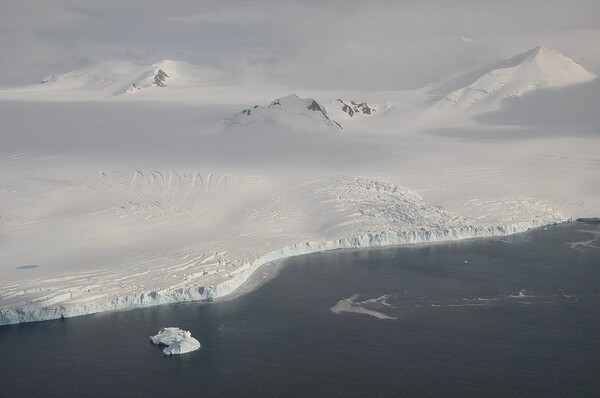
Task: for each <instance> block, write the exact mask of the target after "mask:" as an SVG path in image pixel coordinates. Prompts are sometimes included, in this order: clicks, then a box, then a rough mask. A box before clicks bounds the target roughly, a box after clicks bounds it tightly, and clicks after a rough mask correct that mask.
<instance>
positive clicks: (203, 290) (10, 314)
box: [0, 220, 568, 326]
mask: <svg viewBox="0 0 600 398" xmlns="http://www.w3.org/2000/svg"><path fill="white" fill-rule="evenodd" d="M562 221H563V222H564V221H566V220H562ZM567 222H568V221H567ZM558 223H559V222H557V221H556V220H554V221H551V220H534V221H527V222H520V223H516V224H512V225H493V226H479V227H476V226H472V225H468V226H463V227H457V228H446V229H429V230H419V231H415V230H413V231H383V232H381V233H374V234H365V235H359V236H355V237H340V238H338V239H334V240H329V241H324V242H302V243H297V244H293V245H290V246H286V247H283V248H281V249H278V250H274V251H270V252H268V253H266V254H264V255H262V256H261V257H259V258H257V259H256V260H254V261H253V262H251V263H246V264H244V265H243V266H241V267H240V269H239V270H238V272H237V273H236V274H235V275H234V276H232V278H230V279H228V280H225V281H224V282H222V283H220V284H218V285H211V286H207V287H205V286H193V287H189V288H180V289H174V290H169V291H143V292H139V293H136V294H131V295H125V296H115V297H111V298H109V299H103V300H98V301H91V302H88V303H85V304H80V305H76V304H75V305H68V304H67V305H52V304H50V305H47V306H43V307H38V308H33V309H29V310H28V309H26V308H25V309H24V308H13V309H0V326H2V325H10V324H18V323H26V322H39V321H46V320H54V319H61V318H72V317H77V316H83V315H91V314H96V313H100V312H107V311H123V310H130V309H136V308H144V307H152V306H157V305H164V304H174V303H185V302H207V303H209V302H212V301H217V300H218V301H224V300H231V299H235V298H237V297H240V296H242V295H243V294H246V293H248V292H250V291H252V290H254V289H255V288H258V287H259V286H261V285H262V283H260V284H256V285H255V286H253V287H252V288H249V289H247V290H243V291H238V290H239V289H240V288H242V289H243V286H244V284H245V283H246V282H247V281H248V280H249V279H250V278H251V277H252V275H254V274H255V273H256V271H257V270H259V269H260V268H261V267H263V266H264V265H266V264H270V263H272V262H274V261H278V260H283V259H286V258H290V257H295V256H300V255H305V254H311V253H317V252H325V251H331V250H344V249H368V248H377V247H393V246H404V245H413V244H431V243H445V242H453V241H459V240H467V239H480V238H493V237H502V236H508V235H514V234H518V233H523V232H526V231H529V230H532V229H536V228H541V227H544V226H548V225H556V224H558ZM236 292H237V293H236Z"/></svg>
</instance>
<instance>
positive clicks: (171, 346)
mask: <svg viewBox="0 0 600 398" xmlns="http://www.w3.org/2000/svg"><path fill="white" fill-rule="evenodd" d="M150 340H151V341H152V343H154V344H156V345H165V346H166V347H165V348H164V349H163V352H164V353H165V354H167V355H171V354H185V353H186V352H191V351H196V350H197V349H198V348H200V342H199V341H198V340H196V339H195V338H193V337H192V334H191V333H190V332H189V331H187V330H181V329H179V328H174V327H169V328H161V329H160V330H159V331H158V334H157V335H156V336H152V337H150Z"/></svg>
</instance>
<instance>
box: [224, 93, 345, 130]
mask: <svg viewBox="0 0 600 398" xmlns="http://www.w3.org/2000/svg"><path fill="white" fill-rule="evenodd" d="M225 122H226V124H227V125H230V126H242V127H245V126H251V125H256V124H267V125H274V124H280V125H285V126H286V127H292V128H304V127H311V128H319V127H321V128H322V127H326V128H335V129H342V126H341V125H340V124H339V123H338V122H336V121H334V120H332V119H331V118H329V116H327V111H326V110H325V107H324V106H322V105H321V104H319V103H318V102H317V101H315V100H314V99H312V98H301V97H299V96H297V95H296V94H291V95H288V96H286V97H282V98H277V99H276V100H274V101H273V102H271V104H270V105H269V106H267V107H266V108H264V107H262V106H259V105H255V106H253V107H252V108H248V109H244V110H243V111H241V112H240V113H236V114H235V115H233V116H232V117H230V118H228V119H226V120H225Z"/></svg>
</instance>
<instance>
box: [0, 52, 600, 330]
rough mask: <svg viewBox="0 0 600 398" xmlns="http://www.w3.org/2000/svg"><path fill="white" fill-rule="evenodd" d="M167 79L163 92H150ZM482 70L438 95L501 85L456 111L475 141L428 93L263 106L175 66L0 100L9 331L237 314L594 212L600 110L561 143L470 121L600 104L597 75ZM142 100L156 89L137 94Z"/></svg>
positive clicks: (545, 131) (2, 252)
mask: <svg viewBox="0 0 600 398" xmlns="http://www.w3.org/2000/svg"><path fill="white" fill-rule="evenodd" d="M509 61H510V62H509ZM563 66H566V67H567V69H565V68H564V67H563ZM503 68H504V69H506V68H514V69H511V70H512V71H513V72H514V73H512V72H511V74H510V76H509V77H510V79H509V80H505V78H506V77H507V76H508V75H505V74H502V73H488V72H491V71H496V70H500V69H503ZM159 70H162V71H163V72H164V74H166V75H167V76H168V77H164V76H163V77H164V81H163V80H160V79H159V80H160V81H161V84H162V85H163V86H164V87H160V86H156V85H155V86H152V83H153V82H155V78H156V76H157V74H159V72H158V71H159ZM532 71H533V72H532ZM539 71H543V72H544V73H541V72H540V73H538V72H539ZM476 72H477V73H471V74H469V76H468V78H461V79H458V80H455V81H452V82H450V83H451V84H446V85H444V84H440V85H439V90H438V94H439V95H441V96H442V98H443V97H444V96H446V95H448V94H450V93H456V92H458V91H460V90H463V91H462V92H467V91H471V90H468V88H469V87H470V86H471V85H473V84H474V82H480V83H481V84H484V83H485V85H486V87H487V86H488V85H489V86H490V87H503V88H502V89H501V90H500V91H495V94H493V95H491V96H489V101H488V99H482V100H481V101H478V103H480V104H481V106H479V105H477V104H473V106H468V107H466V108H469V109H466V108H465V109H462V107H461V106H458V107H453V108H452V115H453V116H456V121H455V122H456V123H458V125H448V124H447V123H446V122H445V119H444V118H443V117H442V118H440V119H436V118H435V117H432V113H435V112H437V111H440V112H441V110H440V109H438V105H436V104H439V103H440V102H439V100H440V98H437V100H436V101H432V99H431V97H430V94H431V88H432V86H431V85H430V86H428V87H424V88H421V89H415V90H397V91H394V90H386V91H383V92H365V91H357V92H350V91H348V90H344V91H338V92H331V91H325V90H314V91H311V92H310V93H308V92H306V91H304V90H296V89H292V88H289V87H286V88H282V87H278V86H269V85H265V86H261V87H253V88H252V89H249V88H248V87H245V86H236V85H229V86H227V85H225V83H224V82H223V81H218V79H216V80H214V81H211V80H210V78H209V76H210V73H209V71H205V70H204V69H202V68H196V67H194V66H190V65H188V64H185V63H181V62H175V61H163V62H159V63H156V64H152V65H149V66H139V65H136V64H131V63H120V62H106V63H103V64H101V65H95V66H90V67H89V68H84V69H81V70H79V71H75V72H74V73H71V74H68V73H67V74H63V75H60V76H56V77H52V78H49V81H48V82H47V83H43V84H37V85H34V86H26V87H17V88H10V89H0V100H2V103H3V106H2V107H0V119H2V120H3V133H4V131H6V137H10V139H9V140H8V139H7V140H5V142H3V145H2V146H0V203H2V206H1V208H0V212H1V214H0V272H1V274H2V279H0V324H13V323H19V322H33V321H40V320H50V319H60V318H69V317H74V316H79V315H86V314H93V313H98V312H103V311H113V310H127V309H131V308H141V307H148V306H154V305H160V304H169V303H178V302H189V301H202V302H210V301H214V300H225V299H228V298H231V297H234V296H236V295H237V294H239V293H240V291H241V290H242V291H243V289H240V287H242V286H244V283H245V282H246V281H248V279H249V278H250V277H251V276H252V275H254V273H255V272H256V270H258V269H259V268H260V267H261V266H263V265H265V264H269V263H271V262H273V261H280V260H283V259H285V258H288V257H291V256H298V255H303V254H310V253H315V252H323V251H328V250H337V249H357V248H370V247H383V246H393V245H406V244H431V243H436V242H446V241H454V240H459V239H472V238H485V237H497V236H505V235H509V234H514V233H521V232H525V231H527V230H529V229H532V228H538V227H541V226H545V225H549V224H555V223H560V222H564V221H568V220H570V219H576V218H580V217H593V216H595V215H597V214H598V209H599V208H600V201H599V199H598V198H600V191H599V188H598V187H600V180H599V176H600V173H599V172H598V162H597V153H598V150H599V148H600V140H599V139H598V138H597V137H596V136H594V135H593V131H588V130H586V126H592V127H591V128H593V126H597V123H596V120H597V112H595V109H592V108H591V107H590V108H589V109H590V112H588V113H585V112H587V108H585V107H584V108H583V109H582V110H578V113H576V114H574V115H571V116H569V114H561V119H563V120H562V121H561V124H560V125H558V126H554V125H553V124H554V123H550V124H535V125H527V126H507V125H506V124H502V125H493V124H484V123H483V122H480V121H478V120H475V119H473V118H472V116H473V114H474V113H477V112H479V111H483V110H485V111H489V108H488V106H487V105H486V104H484V102H485V103H488V104H494V106H495V105H500V106H504V105H503V104H504V103H506V102H507V101H508V100H507V98H508V97H507V95H508V96H509V97H511V98H512V99H511V101H512V100H514V98H513V97H514V95H512V94H514V93H517V94H518V101H519V111H520V112H528V110H529V109H530V107H532V106H533V105H535V101H534V99H536V98H537V99H539V98H544V96H547V95H550V94H551V95H552V96H554V97H558V98H562V97H561V95H566V94H565V93H568V95H569V98H580V97H581V98H585V99H586V101H588V102H589V103H592V104H593V103H597V102H598V101H599V100H600V98H598V95H597V93H598V92H600V91H598V90H595V88H596V87H597V86H598V81H597V79H596V80H594V81H592V80H593V79H594V77H595V76H593V75H592V74H591V73H584V72H583V71H582V67H581V66H577V65H576V64H574V63H573V62H572V61H569V60H568V59H565V57H564V56H562V55H559V54H556V53H554V52H551V51H548V50H545V49H534V50H532V51H530V52H527V53H524V54H523V55H521V56H517V57H516V58H514V59H512V60H508V61H504V62H501V63H499V64H495V65H492V66H489V67H487V69H486V68H484V69H482V70H479V71H476ZM161 76H162V74H161ZM225 80H226V79H225ZM217 81H218V83H217ZM457 82H458V83H457ZM586 82H587V83H586ZM133 83H135V84H136V86H138V85H139V86H140V87H141V86H147V87H146V88H145V89H144V90H138V91H139V92H137V93H136V94H135V95H126V94H125V91H126V90H127V88H128V87H129V86H130V85H131V84H133ZM480 83H477V84H476V85H477V86H478V87H479V85H480ZM514 87H517V88H518V90H517V91H514V90H513V88H514ZM521 87H533V88H535V90H531V92H529V91H527V90H525V91H523V90H521V89H520V88H521ZM556 87H560V88H561V90H560V91H548V90H550V89H553V88H556ZM545 89H548V90H545ZM533 91H535V93H533ZM290 92H297V93H299V95H301V96H298V95H288V96H286V95H285V94H286V93H290ZM505 94H506V95H505ZM273 98H277V100H275V101H273ZM312 98H314V99H312ZM336 98H348V100H342V101H341V102H340V101H338V100H336ZM532 98H533V99H532ZM268 101H271V105H269V107H267V108H262V107H257V108H253V107H252V104H267V103H269V102H268ZM446 102H448V101H446ZM467 102H469V101H467ZM344 104H345V105H347V106H349V105H353V106H354V105H356V107H357V111H358V112H359V113H355V114H354V116H353V117H351V116H350V115H349V113H348V112H347V110H346V111H344ZM484 105H485V106H484ZM366 107H368V109H370V110H371V113H370V114H369V113H368V111H367V110H366V109H367V108H366ZM564 108H566V109H567V110H568V109H569V108H568V107H564ZM240 109H244V110H246V112H241V113H238V114H236V115H234V116H233V117H231V118H229V119H224V118H225V117H227V115H232V114H234V112H236V110H238V111H239V110H240ZM365 112H366V114H365ZM504 112H505V113H504V114H503V115H504V116H503V120H504V123H509V122H510V121H511V120H513V119H512V117H514V114H506V110H505V111H504ZM441 113H443V112H441ZM547 114H548V112H546V110H545V109H544V115H547ZM31 115H35V117H32V116H31ZM511 115H512V116H511ZM434 116H435V115H434ZM442 116H443V115H442ZM563 116H564V117H563ZM534 119H536V120H534V122H535V123H542V122H544V120H542V118H534ZM224 120H225V123H224ZM334 120H341V123H342V124H343V130H341V129H340V127H339V126H338V125H336V124H335V123H334ZM582 121H586V122H585V123H583V122H582ZM228 122H229V123H228ZM457 126H458V127H457ZM594 131H595V130H594ZM3 138H4V135H3ZM28 264H35V265H37V267H27V266H26V265H28Z"/></svg>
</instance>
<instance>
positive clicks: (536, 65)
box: [433, 47, 596, 111]
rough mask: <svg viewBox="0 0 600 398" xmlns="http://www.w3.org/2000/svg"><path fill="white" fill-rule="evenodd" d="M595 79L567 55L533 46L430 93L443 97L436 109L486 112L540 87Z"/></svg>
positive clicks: (566, 85) (565, 85)
mask: <svg viewBox="0 0 600 398" xmlns="http://www.w3.org/2000/svg"><path fill="white" fill-rule="evenodd" d="M595 78H596V75H594V74H593V73H591V72H589V71H587V70H586V69H584V68H583V67H582V66H581V65H579V64H577V63H576V62H575V61H573V60H572V59H570V58H568V57H567V56H565V55H563V54H561V53H559V52H556V51H554V50H550V49H547V48H544V47H536V48H534V49H531V50H529V51H527V52H524V53H522V54H518V55H516V56H514V57H512V58H510V59H508V60H504V61H501V62H498V63H495V64H492V65H488V66H486V67H484V68H480V69H477V70H475V71H472V72H469V73H467V74H463V75H461V76H459V77H457V78H454V79H452V80H449V81H447V82H444V83H443V84H441V85H440V86H438V87H437V88H436V89H435V90H433V94H437V95H439V96H441V97H442V98H441V99H440V100H439V102H438V103H436V105H435V107H436V108H443V109H448V110H457V109H473V110H477V111H486V110H493V109H496V108H498V107H499V106H500V105H501V102H502V101H503V100H511V99H517V98H520V97H522V96H523V95H525V94H527V93H529V92H531V91H534V90H537V89H540V88H559V87H568V86H571V85H575V84H579V83H586V82H590V81H592V80H594V79H595Z"/></svg>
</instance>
